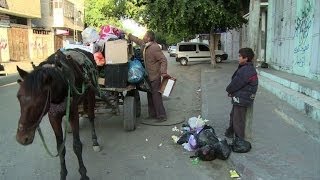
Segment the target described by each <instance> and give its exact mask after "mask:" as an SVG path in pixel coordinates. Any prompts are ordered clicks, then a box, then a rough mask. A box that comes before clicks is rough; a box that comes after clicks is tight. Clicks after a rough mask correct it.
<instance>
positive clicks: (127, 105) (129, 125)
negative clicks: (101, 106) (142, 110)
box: [123, 96, 136, 131]
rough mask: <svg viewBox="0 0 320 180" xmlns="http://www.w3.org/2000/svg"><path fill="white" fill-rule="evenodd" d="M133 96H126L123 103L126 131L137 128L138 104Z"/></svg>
mask: <svg viewBox="0 0 320 180" xmlns="http://www.w3.org/2000/svg"><path fill="white" fill-rule="evenodd" d="M134 99H135V98H134V97H132V96H126V97H125V98H124V102H123V127H124V129H125V130H126V131H133V130H134V129H135V128H136V102H135V100H134Z"/></svg>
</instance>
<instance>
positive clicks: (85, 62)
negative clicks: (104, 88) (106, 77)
mask: <svg viewBox="0 0 320 180" xmlns="http://www.w3.org/2000/svg"><path fill="white" fill-rule="evenodd" d="M62 52H63V53H64V54H65V55H66V56H67V57H69V56H70V57H71V58H67V59H66V60H75V61H76V62H77V63H78V64H80V66H81V67H82V72H83V77H84V81H83V83H82V87H81V92H79V91H78V88H77V87H76V86H75V74H72V73H70V72H71V71H70V67H69V65H68V64H67V63H65V62H64V61H63V60H62V61H59V62H60V65H61V66H60V67H59V66H57V64H45V65H43V66H42V67H47V68H55V69H56V70H57V71H58V72H60V73H61V75H62V77H63V79H64V80H65V82H66V83H67V84H68V96H67V100H64V101H63V102H62V103H60V104H54V103H51V92H50V90H48V95H47V99H46V104H45V106H44V109H43V111H42V113H41V116H40V118H39V120H38V122H37V123H36V124H35V127H37V130H38V133H39V135H40V138H41V141H42V143H43V146H44V147H45V149H46V151H47V153H48V154H49V155H50V156H51V157H57V156H59V155H60V154H61V152H62V150H63V148H64V146H65V141H66V134H67V126H68V123H69V122H70V105H71V99H72V97H71V96H72V95H71V94H72V93H75V94H77V95H83V94H84V93H85V91H86V90H87V89H88V88H89V87H90V86H93V87H94V88H96V89H98V90H99V86H98V83H97V70H96V68H95V66H94V64H93V63H92V62H91V60H90V59H89V58H88V57H87V56H86V55H85V54H83V53H82V52H80V51H77V50H71V49H70V50H66V51H62ZM56 63H57V61H56ZM92 81H93V82H92ZM71 89H72V91H71ZM49 103H50V107H49V112H48V114H52V115H55V114H58V113H63V112H65V114H66V117H67V121H65V131H64V138H63V143H62V144H61V146H60V147H59V150H58V153H57V154H56V155H53V153H51V152H50V151H49V148H48V146H47V144H46V142H45V139H44V137H43V134H42V131H41V128H40V126H39V124H40V122H41V119H42V118H43V116H44V115H45V110H46V109H47V106H48V104H49Z"/></svg>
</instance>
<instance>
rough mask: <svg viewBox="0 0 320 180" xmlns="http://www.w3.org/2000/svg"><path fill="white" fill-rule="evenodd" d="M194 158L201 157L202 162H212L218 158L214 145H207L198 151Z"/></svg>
mask: <svg viewBox="0 0 320 180" xmlns="http://www.w3.org/2000/svg"><path fill="white" fill-rule="evenodd" d="M193 157H199V159H200V160H202V161H212V160H215V159H216V158H217V157H216V152H215V149H214V147H213V146H212V145H205V146H203V147H201V148H199V149H197V151H196V152H195V156H193Z"/></svg>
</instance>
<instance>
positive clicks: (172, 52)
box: [169, 46, 177, 57]
mask: <svg viewBox="0 0 320 180" xmlns="http://www.w3.org/2000/svg"><path fill="white" fill-rule="evenodd" d="M170 47H171V48H170V51H169V54H170V57H175V56H176V54H177V46H170Z"/></svg>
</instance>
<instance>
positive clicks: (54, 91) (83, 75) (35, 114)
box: [16, 50, 99, 180]
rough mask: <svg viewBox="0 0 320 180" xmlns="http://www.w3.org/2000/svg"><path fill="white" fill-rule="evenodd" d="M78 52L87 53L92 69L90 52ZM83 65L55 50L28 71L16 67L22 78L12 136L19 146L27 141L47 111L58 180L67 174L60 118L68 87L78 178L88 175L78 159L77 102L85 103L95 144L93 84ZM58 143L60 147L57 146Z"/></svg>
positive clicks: (84, 177)
mask: <svg viewBox="0 0 320 180" xmlns="http://www.w3.org/2000/svg"><path fill="white" fill-rule="evenodd" d="M78 53H79V54H80V55H85V56H87V57H88V58H89V59H90V60H91V62H92V63H93V64H92V65H93V66H94V68H95V62H94V60H93V56H92V54H90V53H86V52H83V51H82V52H80V50H78ZM83 66H84V65H81V64H80V63H79V62H78V61H76V60H75V59H74V58H73V57H72V56H70V55H66V54H65V53H63V52H62V51H60V50H58V51H57V52H56V53H54V54H52V55H51V56H50V57H49V58H48V59H47V60H46V61H44V62H42V63H41V64H40V65H39V66H38V67H36V68H35V69H34V70H33V71H32V72H30V73H28V72H26V71H24V70H22V69H20V68H19V67H17V70H18V72H19V75H20V77H21V78H22V80H18V83H19V84H20V88H19V90H18V93H17V98H18V100H19V102H20V108H21V116H20V119H19V124H18V130H17V135H16V139H17V141H18V142H19V143H20V144H22V145H28V144H31V143H32V142H33V139H34V136H35V131H36V129H37V128H38V127H39V124H40V122H41V120H42V118H43V116H44V115H45V114H48V117H49V120H50V124H51V126H52V129H53V131H54V134H55V136H56V141H57V149H58V152H59V149H61V153H60V154H59V157H60V164H61V171H60V179H62V180H65V179H66V176H67V173H68V172H67V169H66V164H65V153H66V150H65V147H64V142H63V131H62V125H61V123H62V117H63V116H64V115H65V114H66V108H67V107H66V106H67V105H66V104H67V103H66V102H67V99H68V90H69V89H68V88H70V87H74V88H73V89H72V88H71V89H72V90H70V91H71V97H70V99H71V101H70V125H71V128H72V133H73V150H74V153H75V154H76V156H77V158H78V161H79V172H80V174H81V179H82V180H87V179H89V178H88V176H87V175H86V173H87V170H86V168H85V166H84V164H83V160H82V143H81V141H80V137H79V114H78V113H79V112H78V105H79V104H80V103H83V102H86V103H85V104H87V106H85V107H86V108H85V109H86V110H87V114H88V117H89V120H90V122H91V129H92V141H93V146H94V147H99V144H98V142H97V136H96V133H95V127H94V117H95V115H94V106H95V92H96V91H95V87H94V86H93V84H94V83H92V82H94V80H93V79H92V76H90V74H91V73H92V71H88V69H87V70H85V69H84V68H83ZM81 87H85V88H83V89H85V90H84V92H83V93H81V92H80V93H79V91H77V90H76V89H79V88H80V89H81ZM80 91H81V90H80ZM61 146H63V147H62V148H60V147H61Z"/></svg>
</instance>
